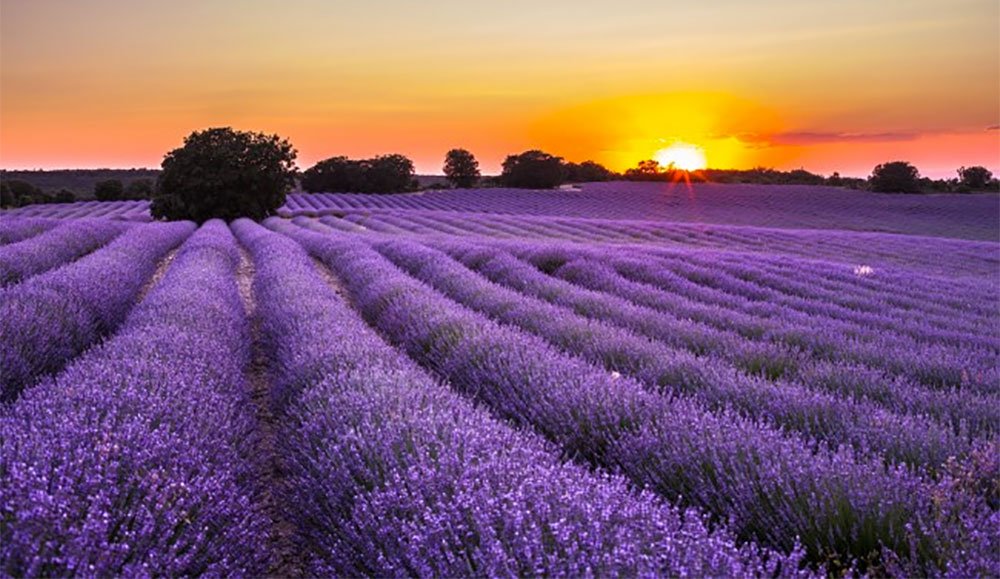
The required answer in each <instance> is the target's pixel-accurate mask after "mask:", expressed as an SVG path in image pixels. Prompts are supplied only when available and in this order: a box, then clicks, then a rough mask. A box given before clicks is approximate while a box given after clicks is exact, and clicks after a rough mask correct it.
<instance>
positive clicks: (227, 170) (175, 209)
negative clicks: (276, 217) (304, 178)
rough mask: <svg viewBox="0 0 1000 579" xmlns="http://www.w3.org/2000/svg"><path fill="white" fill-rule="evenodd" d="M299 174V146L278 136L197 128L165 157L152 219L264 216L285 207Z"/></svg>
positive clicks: (230, 218) (158, 181) (227, 128)
mask: <svg viewBox="0 0 1000 579" xmlns="http://www.w3.org/2000/svg"><path fill="white" fill-rule="evenodd" d="M295 176H296V169H295V149H294V148H292V145H291V144H290V143H289V142H288V141H287V140H285V139H283V138H281V137H279V136H278V135H265V134H264V133H253V132H244V131H236V130H233V129H231V128H229V127H225V128H212V129H206V130H204V131H195V132H193V133H191V134H190V135H188V137H187V138H186V139H184V146H183V147H180V148H178V149H174V150H173V151H170V152H169V153H167V155H166V156H165V157H164V159H163V172H162V173H160V176H159V178H158V179H157V184H156V185H157V195H156V198H155V199H154V200H153V204H152V213H153V217H155V218H158V219H160V218H166V219H191V220H193V221H196V222H198V223H203V222H205V221H207V220H209V219H213V218H221V219H226V220H232V219H236V218H238V217H250V218H251V219H258V220H259V219H263V218H265V217H267V216H269V215H272V214H273V213H274V211H275V210H276V209H277V208H279V207H281V206H282V205H284V203H285V195H286V194H287V193H288V192H289V191H290V190H291V188H292V187H293V186H294V184H295Z"/></svg>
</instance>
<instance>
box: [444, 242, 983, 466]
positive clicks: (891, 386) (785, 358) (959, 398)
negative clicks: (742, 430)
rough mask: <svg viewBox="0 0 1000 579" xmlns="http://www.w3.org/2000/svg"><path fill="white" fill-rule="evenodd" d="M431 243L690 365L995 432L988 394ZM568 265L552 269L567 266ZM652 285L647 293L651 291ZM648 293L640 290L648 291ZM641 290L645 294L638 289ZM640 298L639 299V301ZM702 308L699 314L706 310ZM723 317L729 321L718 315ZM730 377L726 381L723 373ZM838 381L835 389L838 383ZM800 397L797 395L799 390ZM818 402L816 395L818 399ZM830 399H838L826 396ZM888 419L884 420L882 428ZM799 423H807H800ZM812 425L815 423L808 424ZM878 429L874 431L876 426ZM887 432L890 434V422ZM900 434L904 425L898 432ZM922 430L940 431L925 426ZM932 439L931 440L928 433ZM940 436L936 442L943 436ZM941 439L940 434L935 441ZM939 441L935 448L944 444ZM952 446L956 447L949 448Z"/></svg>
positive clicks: (577, 274) (970, 430)
mask: <svg viewBox="0 0 1000 579" xmlns="http://www.w3.org/2000/svg"><path fill="white" fill-rule="evenodd" d="M432 245H433V246H434V247H437V248H440V249H442V250H444V251H446V252H448V253H449V254H450V255H452V256H454V257H456V258H458V259H459V260H460V261H462V262H463V263H464V264H465V265H466V266H468V267H470V268H471V269H473V270H475V271H476V272H478V273H480V274H482V275H483V276H485V277H486V278H487V279H490V280H492V281H494V282H496V283H499V284H502V285H504V286H506V287H508V288H511V289H514V290H517V291H518V292H521V293H523V294H526V295H530V296H534V297H537V298H540V299H543V300H546V301H548V302H550V303H553V304H555V305H558V306H562V307H564V308H566V309H568V310H571V311H573V312H575V313H577V314H580V315H583V316H586V317H587V318H590V319H599V320H604V321H606V322H608V323H611V324H614V325H616V326H618V327H621V328H625V329H628V330H631V331H633V332H636V333H637V334H641V335H645V336H648V337H650V338H653V339H655V340H659V341H661V342H663V343H666V344H669V345H672V346H675V347H678V348H684V349H686V350H688V351H689V352H691V353H693V354H695V355H698V356H701V357H702V358H700V359H699V360H698V361H696V362H695V364H696V365H698V367H699V368H706V369H707V368H709V367H712V366H714V365H715V364H714V363H713V361H712V360H706V358H718V359H722V360H725V361H727V362H729V363H732V364H735V365H736V366H737V367H738V368H740V369H741V370H743V371H744V372H747V373H749V374H760V375H763V376H765V377H768V378H771V379H781V378H785V379H794V380H795V381H796V382H797V383H798V384H799V385H801V386H798V387H797V389H799V388H808V389H813V390H821V391H822V390H826V391H831V392H834V393H838V394H841V395H847V396H848V397H849V398H854V399H857V400H859V401H861V404H862V405H863V406H867V405H868V401H872V402H877V403H878V404H880V405H882V406H884V407H885V408H887V409H889V410H891V411H892V412H897V413H901V414H911V415H914V416H917V417H920V416H923V415H927V416H932V417H934V418H935V419H936V420H938V421H940V422H941V423H943V424H946V425H948V426H950V427H951V428H952V429H953V430H954V431H955V432H956V433H959V434H966V435H968V436H972V437H977V436H987V435H991V434H992V433H994V432H995V431H996V429H997V427H998V424H1000V404H998V403H997V401H996V400H993V399H992V398H987V397H984V396H982V395H976V394H970V393H967V392H953V391H940V390H934V389H929V388H922V387H919V386H916V385H905V384H903V383H901V382H900V381H899V380H898V379H897V380H896V381H893V379H892V378H891V377H888V376H886V375H885V374H884V373H881V372H878V371H875V370H872V369H868V368H865V367H859V366H851V367H844V366H843V365H838V364H832V363H828V362H823V361H811V360H808V359H804V358H803V356H802V355H801V354H798V355H797V354H795V352H794V351H791V350H789V349H788V348H782V349H776V347H777V346H778V344H774V343H771V342H765V343H764V344H765V345H769V346H771V347H770V348H767V347H760V343H759V342H754V341H750V340H749V339H747V338H745V337H744V336H741V335H740V334H737V333H735V332H732V331H729V330H727V329H724V326H725V324H720V326H723V327H721V328H720V327H714V326H712V325H708V324H702V323H698V322H695V321H693V320H691V319H688V318H684V317H678V316H675V315H673V314H672V313H670V311H669V310H657V309H653V308H649V307H645V306H643V305H640V304H639V303H635V302H632V301H629V300H628V299H625V297H622V296H626V297H627V296H629V295H630V294H629V292H628V291H619V292H618V295H615V294H614V293H603V292H598V291H594V290H591V289H587V288H586V287H583V286H582V285H574V284H571V283H569V282H567V281H566V279H579V278H584V279H590V280H593V279H595V278H598V279H608V278H610V277H611V276H610V274H608V272H607V271H604V272H603V273H604V276H603V278H600V277H599V276H600V274H601V273H602V271H601V269H602V268H605V269H606V266H603V265H602V264H590V263H588V264H585V265H580V266H579V267H576V269H575V270H573V271H572V274H567V275H565V278H566V279H560V278H559V277H552V276H549V275H546V274H545V273H544V272H542V271H540V270H538V269H536V268H534V267H532V266H531V265H529V264H528V263H526V262H523V261H521V260H518V259H516V258H514V257H513V256H512V255H511V254H509V253H506V252H503V251H500V250H498V249H496V248H490V247H488V246H486V245H484V244H481V243H474V242H458V241H437V242H433V243H432ZM574 265H575V264H573V263H572V262H571V263H570V264H568V265H567V266H563V268H560V270H558V272H559V273H563V269H566V270H570V269H571V268H573V267H574ZM590 287H599V288H601V289H606V290H610V291H615V290H620V289H621V288H623V287H624V288H625V289H626V290H627V289H634V288H628V287H627V281H625V280H615V281H614V282H613V283H605V284H596V283H591V284H590ZM652 291H654V290H651V289H650V290H649V292H652ZM649 292H647V293H649ZM640 295H645V294H640ZM640 301H641V300H640ZM710 311H711V309H710V308H705V309H704V310H703V311H702V313H706V314H707V312H710ZM720 318H721V319H722V320H723V321H729V318H726V317H722V316H720ZM730 379H732V378H730ZM838 384H840V385H841V386H842V387H841V388H837V387H835V386H836V385H838ZM751 392H754V389H753V388H750V389H746V390H744V393H745V394H746V395H749V394H750V393H751ZM802 394H804V392H802ZM819 399H820V400H821V399H823V397H820V398H819ZM831 404H837V403H834V402H832V401H831ZM880 414H881V413H875V414H874V415H873V416H871V417H869V418H860V419H862V420H866V419H875V417H877V416H880ZM824 416H826V414H825V413H819V414H816V415H813V416H812V417H811V420H813V421H815V422H816V426H821V425H822V424H823V421H824V418H823V417H824ZM845 419H846V420H858V419H859V417H854V418H845V417H840V418H837V419H836V420H838V421H843V420H845ZM888 426H889V423H887V424H886V425H885V427H888ZM803 427H806V426H805V425H803ZM814 427H815V426H814ZM878 430H883V429H879V428H876V429H875V431H878ZM886 432H887V435H889V434H888V433H890V432H891V427H890V428H889V430H888V431H886ZM904 432H905V430H904ZM929 432H939V431H938V430H937V429H934V428H932V429H931V430H930V431H929ZM931 438H934V437H933V436H932V437H931ZM947 438H948V437H947V436H944V437H943V439H947ZM938 440H942V439H938ZM948 447H949V445H947V444H946V445H944V447H942V450H943V449H945V448H948ZM951 448H955V447H954V446H951Z"/></svg>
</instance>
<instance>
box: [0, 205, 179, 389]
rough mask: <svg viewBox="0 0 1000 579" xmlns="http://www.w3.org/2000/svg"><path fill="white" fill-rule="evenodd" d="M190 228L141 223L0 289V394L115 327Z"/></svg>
mask: <svg viewBox="0 0 1000 579" xmlns="http://www.w3.org/2000/svg"><path fill="white" fill-rule="evenodd" d="M193 230H194V224H193V223H187V222H176V223H169V224H149V225H141V226H138V227H135V228H133V229H131V230H129V231H128V232H127V233H125V234H123V235H121V236H120V237H118V238H117V239H116V240H115V241H113V242H112V243H110V244H109V245H107V246H106V247H104V248H102V249H100V250H99V251H96V252H94V253H92V254H90V255H88V256H86V257H84V258H82V259H80V260H78V261H76V262H74V263H72V264H70V265H67V266H66V267H62V268H59V269H56V270H53V271H50V272H48V273H45V274H42V275H39V276H36V277H33V278H31V279H29V280H27V281H25V282H24V283H21V284H18V285H16V286H13V287H10V288H6V289H2V290H0V366H2V367H3V373H2V375H0V401H10V400H12V399H14V398H16V397H17V396H18V394H20V392H21V391H22V390H24V389H25V388H27V387H28V386H30V385H32V384H33V383H34V382H35V381H37V380H38V379H39V378H40V377H41V376H43V375H45V374H49V373H52V372H56V371H58V370H59V369H61V368H62V367H63V366H64V365H65V364H66V363H67V362H68V361H69V360H70V359H72V358H73V357H74V356H76V355H77V354H79V353H80V352H82V351H83V350H84V349H86V348H87V347H89V346H90V345H91V344H93V343H94V342H96V341H97V340H98V339H100V338H101V337H102V336H104V335H106V334H108V333H110V332H111V331H113V330H114V329H115V328H116V327H117V326H118V325H119V324H120V323H121V322H122V320H124V319H125V316H126V315H127V314H128V312H129V310H130V309H131V308H132V305H133V304H134V303H135V301H136V299H137V298H138V296H139V293H140V292H141V290H142V289H143V286H144V285H145V284H146V282H147V280H149V278H150V276H152V275H153V272H154V271H155V270H156V267H157V262H158V261H159V260H160V259H161V258H162V257H163V256H164V255H165V254H166V253H167V252H168V251H170V250H171V249H172V248H174V247H176V246H177V245H179V244H180V243H181V242H182V241H183V240H184V239H185V238H186V237H187V236H188V235H190V234H191V232H192V231H193Z"/></svg>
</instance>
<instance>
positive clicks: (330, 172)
mask: <svg viewBox="0 0 1000 579" xmlns="http://www.w3.org/2000/svg"><path fill="white" fill-rule="evenodd" d="M302 188H303V189H305V190H306V191H309V192H310V193H320V192H329V193H337V192H360V191H367V190H368V189H369V186H368V183H367V180H366V178H365V169H364V167H362V166H361V162H360V161H354V160H351V159H348V158H347V157H330V158H329V159H324V160H322V161H320V162H318V163H316V164H315V165H313V166H312V167H310V168H308V169H306V170H305V172H303V173H302Z"/></svg>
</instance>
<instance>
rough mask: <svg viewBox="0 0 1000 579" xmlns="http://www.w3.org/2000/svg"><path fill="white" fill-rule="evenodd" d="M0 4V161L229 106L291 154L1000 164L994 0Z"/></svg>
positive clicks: (827, 165) (133, 136) (145, 161)
mask: <svg viewBox="0 0 1000 579" xmlns="http://www.w3.org/2000/svg"><path fill="white" fill-rule="evenodd" d="M0 2H2V3H0V167H4V168H15V167H48V168H55V167H101V166H113V167H114V166H117V167H128V166H158V165H159V162H160V160H161V159H162V156H163V154H164V153H165V152H166V151H167V150H169V149H171V148H173V147H176V146H179V145H180V144H181V141H182V139H183V137H184V136H185V135H187V134H188V133H190V132H191V131H193V130H196V129H202V128H206V127H210V126H233V127H235V128H240V129H247V130H259V131H265V132H269V133H278V134H280V135H282V136H285V137H288V138H289V139H290V140H291V141H292V142H293V144H295V146H296V147H297V148H298V150H299V160H300V162H299V164H300V166H303V167H308V166H309V165H311V164H312V163H314V162H315V161H317V160H319V159H323V158H326V157H329V156H333V155H340V154H346V155H349V156H369V155H374V154H379V153H390V152H400V153H403V154H406V155H408V156H409V157H411V158H413V159H414V160H415V161H416V163H417V167H418V170H419V171H420V172H425V173H436V172H439V170H440V166H441V160H442V159H443V156H444V152H445V151H446V150H448V149H449V148H452V147H465V148H468V149H470V150H471V151H473V153H475V154H476V155H477V157H479V159H480V161H481V163H482V165H483V168H484V169H485V170H486V171H488V172H489V171H496V170H497V168H498V167H499V164H500V162H501V161H502V160H503V157H504V156H505V155H506V154H509V153H515V152H519V151H522V150H525V149H528V148H535V147H541V148H544V149H546V150H548V151H550V152H552V153H555V154H559V155H562V156H565V157H567V158H569V159H571V160H577V161H581V160H584V159H587V158H593V159H595V160H598V161H600V162H603V163H606V164H608V165H609V166H611V167H612V168H615V169H624V168H626V167H628V166H632V165H634V164H635V163H636V162H637V161H638V160H640V159H642V158H648V157H651V156H652V155H653V153H655V151H656V149H657V148H659V147H662V146H663V143H670V142H673V141H675V140H684V141H690V142H694V143H696V144H698V145H700V146H702V147H704V148H705V150H706V153H707V155H708V162H709V165H710V166H715V167H751V166H756V165H766V166H774V167H779V168H792V167H800V166H802V167H805V168H807V169H810V170H815V171H820V172H824V173H829V172H831V171H834V170H839V171H840V172H841V173H844V174H858V175H864V174H867V172H869V171H870V169H871V167H873V166H874V165H875V164H877V163H879V162H883V161H886V160H894V159H897V158H903V159H908V160H912V161H913V162H915V163H917V165H918V167H920V168H921V170H922V171H923V172H924V173H926V174H932V175H933V174H935V173H938V174H940V175H942V176H944V175H951V174H953V172H954V169H955V168H957V167H958V166H959V165H970V164H983V165H986V166H988V167H990V168H991V169H993V170H994V171H995V172H1000V131H997V130H987V129H988V128H989V127H995V126H996V125H1000V111H998V107H1000V104H998V103H1000V7H998V6H1000V5H998V3H997V2H996V0H988V1H979V0H954V1H949V2H941V1H927V0H911V1H881V2H870V1H859V0H845V1H839V2H800V1H790V0H782V1H766V0H765V1H759V2H744V1H737V0H728V1H719V0H714V1H712V0H706V1H702V2H698V3H678V2H652V1H639V0H620V1H617V2H613V3H612V2H587V1H583V0H579V1H576V2H569V1H548V2H537V1H534V2H527V1H521V0H510V1H505V2H458V1H447V2H398V1H384V2H351V3H347V2H321V1H318V0H317V1H310V2H304V1H294V0H293V1H285V2H278V1H242V2H236V1H224V0H214V1H211V2H197V1H193V0H178V1H174V2H152V1H140V0H133V1H124V0H94V1H88V2H80V1H78V0H62V1H51V0H0Z"/></svg>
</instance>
